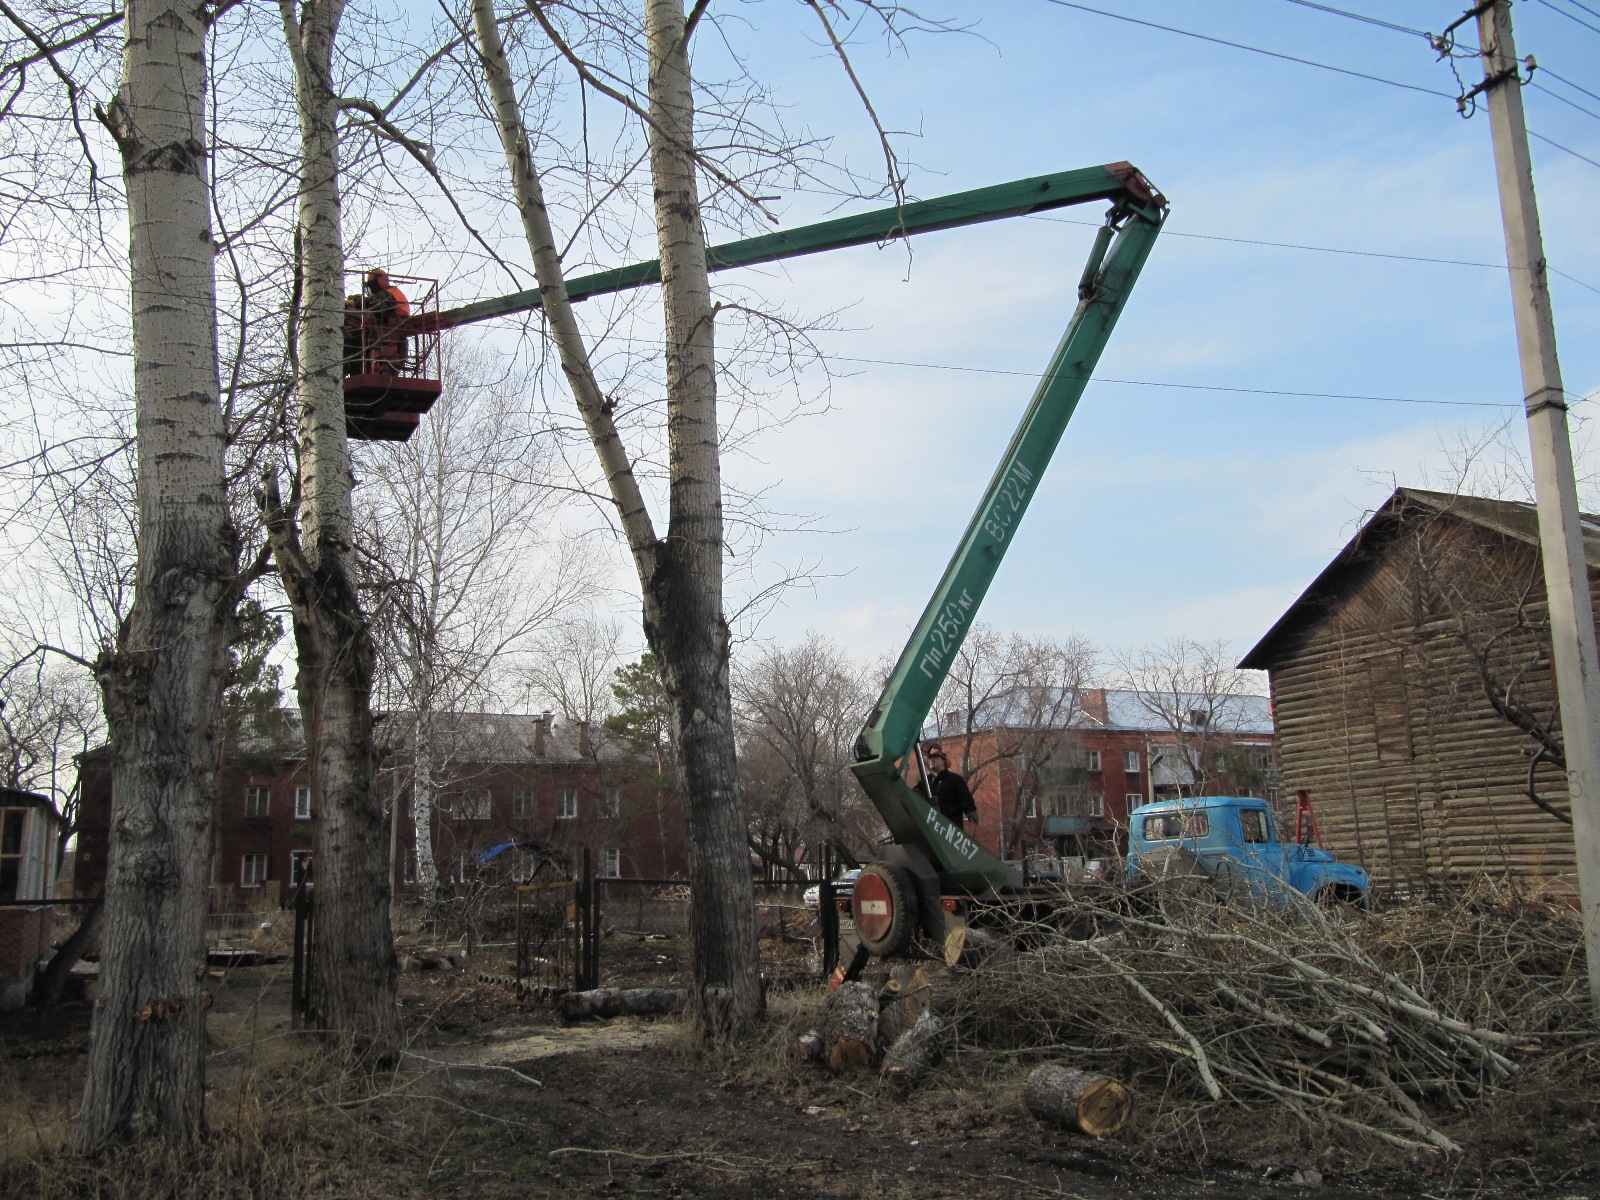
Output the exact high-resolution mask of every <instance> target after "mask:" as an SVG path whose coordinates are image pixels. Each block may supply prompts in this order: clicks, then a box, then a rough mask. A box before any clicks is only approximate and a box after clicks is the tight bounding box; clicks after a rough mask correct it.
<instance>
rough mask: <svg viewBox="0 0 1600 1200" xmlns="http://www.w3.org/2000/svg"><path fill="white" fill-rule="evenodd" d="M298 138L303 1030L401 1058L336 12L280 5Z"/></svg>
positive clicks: (291, 544) (294, 600) (295, 594)
mask: <svg viewBox="0 0 1600 1200" xmlns="http://www.w3.org/2000/svg"><path fill="white" fill-rule="evenodd" d="M279 13H280V15H281V17H282V20H283V26H284V34H285V38H286V40H287V42H288V46H289V51H290V54H291V57H292V58H293V60H294V66H295V86H296V102H297V106H298V109H299V119H300V136H301V164H300V213H299V232H300V260H299V267H300V272H301V277H302V294H303V300H302V307H301V310H300V312H299V313H298V314H297V318H298V323H299V339H298V348H299V374H298V378H297V380H296V383H297V388H298V392H299V399H300V446H299V450H300V474H301V481H302V495H303V499H302V503H301V509H300V520H301V530H302V535H301V536H299V537H297V536H296V535H295V532H294V530H293V528H292V526H291V525H290V524H289V523H288V520H287V518H286V516H285V514H283V513H281V511H280V512H278V513H277V514H276V516H275V517H274V519H272V520H271V521H270V522H269V529H270V530H271V533H272V538H273V548H274V552H275V554H276V556H277V560H278V565H279V570H280V572H281V574H282V575H283V580H284V589H285V591H286V592H287V594H288V596H289V601H290V605H291V608H292V610H293V614H294V632H295V644H296V648H297V651H298V654H297V658H298V665H299V678H298V680H297V683H296V688H297V691H298V693H299V698H300V710H301V714H302V716H303V719H304V723H305V736H306V759H307V766H308V769H309V773H310V775H311V786H312V792H313V795H314V796H315V798H316V809H315V811H316V825H315V828H314V832H313V843H312V844H313V864H314V867H313V872H314V873H313V879H314V881H315V886H316V905H317V922H316V930H317V935H316V938H315V940H314V942H313V945H312V951H311V952H312V959H313V963H314V966H313V978H314V979H315V980H316V986H315V993H314V994H313V995H312V997H311V1015H312V1019H313V1021H314V1022H315V1024H317V1025H318V1026H319V1027H320V1028H322V1029H324V1030H326V1031H328V1032H329V1033H330V1034H331V1035H333V1036H334V1037H335V1038H336V1039H338V1040H339V1041H340V1042H342V1044H343V1046H344V1049H345V1050H346V1051H347V1052H351V1053H355V1054H358V1055H361V1056H364V1057H367V1058H370V1059H375V1060H378V1061H383V1060H387V1059H390V1058H392V1056H393V1055H394V1053H395V1052H396V1050H397V1048H398V1046H399V1037H400V1027H399V1019H398V1013H397V1009H396V1006H395V989H396V983H397V978H396V964H395V956H394V939H393V934H392V932H391V930H390V926H389V902H390V894H391V880H390V874H389V870H388V863H387V859H386V856H385V853H384V848H385V845H386V842H387V839H386V838H385V836H384V835H385V827H384V825H385V820H384V811H383V799H382V796H381V795H380V793H379V789H378V787H377V751H376V747H375V745H374V742H373V731H372V676H373V670H374V664H375V658H376V655H375V651H374V647H373V642H372V634H371V630H370V628H369V627H368V624H367V619H366V616H365V614H364V613H363V612H362V611H361V605H360V602H359V600H358V598H357V596H356V591H355V587H354V584H353V581H352V578H351V574H350V571H349V567H348V564H347V557H348V554H349V551H350V544H351V543H350V539H351V522H350V488H351V474H350V444H349V439H348V436H347V434H346V432H345V422H344V383H343V357H344V246H343V240H342V235H341V232H340V225H339V214H340V199H339V176H338V170H339V153H338V109H337V105H336V103H335V101H336V99H337V92H336V91H335V89H334V86H333V70H332V58H333V46H334V39H335V37H336V36H337V34H338V29H339V20H340V17H341V15H342V13H343V2H342V0H307V2H306V3H304V4H302V5H301V7H300V11H299V15H298V18H297V16H296V13H295V4H294V0H279Z"/></svg>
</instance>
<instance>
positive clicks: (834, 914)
mask: <svg viewBox="0 0 1600 1200" xmlns="http://www.w3.org/2000/svg"><path fill="white" fill-rule="evenodd" d="M817 926H818V931H819V932H820V933H821V934H822V977H823V978H824V979H826V978H827V977H828V976H830V975H832V974H833V971H834V968H835V967H837V966H838V965H839V909H838V906H837V905H835V904H834V900H833V848H832V847H830V846H827V845H824V846H823V848H822V878H821V879H820V880H818V881H817Z"/></svg>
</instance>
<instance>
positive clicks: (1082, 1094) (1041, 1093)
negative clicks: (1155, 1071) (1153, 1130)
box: [1023, 1063, 1133, 1137]
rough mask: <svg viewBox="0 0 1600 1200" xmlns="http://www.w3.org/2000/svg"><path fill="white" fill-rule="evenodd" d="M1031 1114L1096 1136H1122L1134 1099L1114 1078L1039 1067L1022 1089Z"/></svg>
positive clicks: (1064, 1068)
mask: <svg viewBox="0 0 1600 1200" xmlns="http://www.w3.org/2000/svg"><path fill="white" fill-rule="evenodd" d="M1023 1099H1024V1100H1025V1101H1026V1102H1027V1105H1028V1111H1029V1112H1031V1113H1032V1114H1033V1115H1034V1116H1035V1117H1037V1118H1038V1119H1039V1120H1041V1121H1052V1122H1055V1123H1056V1124H1059V1125H1067V1126H1070V1127H1071V1128H1073V1129H1077V1130H1081V1131H1082V1132H1084V1133H1087V1134H1090V1135H1091V1136H1093V1137H1105V1136H1106V1135H1107V1134H1112V1133H1120V1132H1121V1131H1122V1130H1123V1129H1124V1128H1125V1127H1126V1126H1127V1124H1128V1117H1129V1115H1130V1113H1131V1112H1132V1111H1133V1100H1132V1098H1131V1097H1130V1096H1129V1095H1128V1089H1127V1088H1125V1087H1123V1086H1122V1085H1121V1084H1120V1083H1118V1082H1117V1081H1116V1080H1115V1079H1107V1078H1105V1077H1104V1076H1103V1075H1091V1074H1089V1073H1088V1072H1087V1071H1079V1070H1077V1069H1075V1068H1073V1067H1063V1066H1058V1065H1056V1064H1054V1063H1046V1064H1045V1065H1044V1066H1042V1067H1036V1068H1035V1069H1034V1071H1033V1073H1032V1074H1030V1075H1029V1076H1028V1082H1027V1085H1026V1086H1025V1087H1024V1088H1023Z"/></svg>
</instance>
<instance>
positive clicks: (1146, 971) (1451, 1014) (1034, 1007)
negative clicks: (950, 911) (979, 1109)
mask: <svg viewBox="0 0 1600 1200" xmlns="http://www.w3.org/2000/svg"><path fill="white" fill-rule="evenodd" d="M983 920H984V923H985V924H988V925H989V926H990V927H991V928H992V929H994V931H995V932H996V933H998V934H999V935H1000V938H999V941H1000V943H1001V944H1002V945H1005V946H1008V947H1014V949H1003V950H999V951H996V952H995V953H993V954H992V955H991V957H990V958H989V959H988V961H986V962H985V963H983V964H982V965H981V966H980V967H979V969H977V970H974V971H965V972H958V973H957V974H956V975H955V976H954V977H953V979H952V985H953V987H952V994H951V995H950V996H949V997H948V1001H947V1002H948V1003H949V1004H950V1005H951V1006H952V1008H953V1012H952V1013H951V1015H952V1016H953V1018H954V1020H953V1025H954V1028H955V1030H956V1033H957V1036H958V1037H959V1038H960V1040H961V1041H962V1043H963V1044H964V1048H971V1049H975V1050H982V1051H986V1052H989V1053H993V1052H995V1051H1008V1052H1010V1053H1012V1054H1016V1055H1018V1056H1019V1057H1027V1058H1035V1057H1037V1058H1041V1059H1053V1060H1060V1061H1066V1062H1071V1063H1074V1064H1075V1065H1078V1066H1083V1067H1086V1068H1090V1069H1093V1070H1096V1071H1100V1072H1103V1073H1105V1074H1108V1075H1113V1076H1115V1077H1117V1078H1120V1079H1122V1080H1124V1081H1126V1082H1127V1083H1129V1084H1130V1085H1131V1086H1132V1087H1133V1088H1134V1090H1135V1092H1136V1094H1138V1095H1142V1096H1143V1097H1145V1098H1147V1099H1151V1098H1153V1099H1155V1101H1156V1107H1157V1108H1158V1109H1159V1112H1158V1113H1157V1114H1156V1117H1157V1119H1164V1120H1166V1121H1167V1122H1168V1124H1169V1126H1170V1125H1171V1124H1172V1123H1173V1122H1176V1123H1178V1124H1182V1123H1184V1122H1185V1121H1190V1122H1193V1121H1194V1120H1195V1118H1197V1117H1198V1116H1199V1115H1200V1114H1201V1113H1203V1112H1205V1111H1207V1110H1215V1109H1218V1108H1220V1107H1223V1106H1226V1107H1227V1108H1229V1109H1231V1110H1232V1111H1234V1112H1239V1111H1244V1112H1262V1113H1264V1112H1266V1111H1267V1110H1270V1111H1271V1112H1272V1113H1273V1114H1286V1115H1287V1116H1288V1117H1289V1118H1291V1119H1292V1120H1294V1121H1296V1122H1299V1123H1301V1125H1302V1127H1303V1128H1305V1129H1309V1130H1316V1131H1318V1132H1319V1133H1324V1134H1325V1133H1327V1132H1328V1131H1330V1130H1336V1131H1338V1132H1340V1133H1342V1134H1343V1135H1345V1136H1344V1137H1341V1138H1339V1139H1336V1140H1340V1141H1344V1142H1346V1143H1350V1142H1356V1143H1362V1142H1364V1143H1367V1144H1371V1143H1372V1142H1381V1143H1386V1144H1387V1145H1389V1146H1391V1147H1396V1148H1400V1149H1404V1150H1408V1151H1409V1150H1418V1149H1425V1150H1432V1151H1443V1152H1455V1151H1458V1150H1459V1149H1461V1147H1460V1146H1459V1145H1458V1144H1457V1142H1456V1141H1455V1140H1454V1139H1453V1138H1452V1137H1451V1136H1449V1135H1448V1134H1447V1133H1446V1132H1445V1130H1444V1129H1443V1128H1441V1125H1449V1124H1451V1123H1452V1121H1454V1120H1457V1119H1459V1114H1461V1113H1463V1112H1465V1111H1468V1110H1470V1109H1472V1108H1473V1107H1474V1106H1475V1105H1478V1104H1479V1102H1480V1101H1482V1100H1483V1099H1484V1098H1485V1097H1486V1096H1488V1095H1490V1094H1491V1093H1493V1092H1496V1091H1497V1090H1500V1089H1503V1088H1505V1087H1507V1086H1509V1085H1512V1084H1513V1082H1514V1081H1515V1080H1516V1079H1517V1078H1518V1076H1519V1075H1520V1074H1522V1073H1523V1071H1524V1068H1525V1067H1526V1066H1527V1065H1528V1064H1530V1063H1533V1064H1537V1065H1538V1066H1539V1067H1545V1066H1548V1065H1549V1064H1550V1063H1552V1062H1554V1061H1557V1060H1559V1061H1561V1062H1562V1063H1563V1064H1564V1065H1565V1066H1567V1067H1573V1066H1575V1067H1576V1069H1577V1070H1578V1072H1579V1074H1580V1075H1582V1076H1586V1077H1588V1078H1591V1079H1592V1078H1594V1077H1595V1076H1596V1075H1597V1074H1600V1072H1597V1070H1596V1068H1597V1064H1600V1036H1597V1030H1596V1027H1595V1024H1594V1020H1593V1017H1592V1016H1591V1015H1590V1013H1589V1006H1588V998H1587V989H1586V985H1585V981H1584V964H1583V953H1582V943H1581V941H1580V939H1579V930H1578V926H1577V919H1576V914H1575V913H1574V912H1573V910H1572V908H1571V907H1570V905H1567V904H1563V903H1543V902H1539V901H1536V900H1529V899H1527V898H1524V897H1517V896H1512V895H1507V894H1497V893H1494V892H1492V891H1489V890H1485V891H1483V892H1481V893H1478V894H1475V895H1473V896H1469V897H1464V898H1460V899H1457V900H1456V901H1454V902H1451V903H1447V904H1426V905H1413V906H1405V907H1397V908H1396V909H1395V910H1394V911H1392V912H1388V913H1380V914H1366V913H1361V912H1355V911H1327V910H1323V909H1320V908H1317V907H1315V906H1313V905H1311V904H1310V903H1295V904H1293V905H1291V906H1290V907H1288V908H1287V909H1285V908H1281V907H1278V906H1276V905H1272V904H1261V903H1245V902H1229V903H1219V902H1218V901H1217V900H1216V899H1214V898H1208V897H1203V896H1202V897H1197V896H1193V895H1186V894H1184V893H1183V892H1182V891H1181V890H1177V889H1174V890H1171V891H1163V890H1156V891H1147V892H1143V893H1140V894H1131V893H1108V894H1105V895H1102V896H1099V897H1095V898H1092V899H1087V900H1086V899H1083V898H1081V897H1080V898H1073V899H1069V900H1068V901H1066V903H1064V904H1063V905H1062V906H1061V907H1060V908H1059V909H1054V910H1052V911H1051V912H1050V913H1049V914H1048V915H1047V916H1039V915H1037V914H1030V913H1028V912H1026V911H1024V910H1018V909H1004V908H999V909H991V910H989V911H987V912H985V913H984V914H983ZM1091 932H1092V936H1089V937H1087V938H1086V937H1085V936H1084V935H1085V934H1086V933H1091Z"/></svg>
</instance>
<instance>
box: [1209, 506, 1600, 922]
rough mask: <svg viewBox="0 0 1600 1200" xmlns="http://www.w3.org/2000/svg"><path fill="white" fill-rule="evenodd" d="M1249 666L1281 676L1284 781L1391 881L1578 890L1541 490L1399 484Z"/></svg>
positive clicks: (1597, 541) (1599, 522)
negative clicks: (1520, 498) (1486, 493)
mask: <svg viewBox="0 0 1600 1200" xmlns="http://www.w3.org/2000/svg"><path fill="white" fill-rule="evenodd" d="M1583 521H1584V548H1585V552H1586V557H1587V560H1588V564H1589V572H1590V587H1591V590H1592V589H1593V587H1594V583H1595V577H1596V570H1597V567H1600V518H1596V517H1592V516H1588V515H1585V517H1584V518H1583ZM1239 665H1240V666H1241V667H1246V668H1251V669H1256V670H1265V671H1267V672H1268V674H1269V676H1270V679H1271V687H1272V700H1273V711H1274V715H1275V717H1276V721H1277V728H1278V754H1279V763H1280V767H1281V771H1282V784H1283V790H1284V793H1285V794H1293V792H1294V791H1295V790H1297V789H1300V788H1305V789H1308V790H1309V791H1310V792H1311V795H1312V798H1313V800H1314V802H1315V804H1316V809H1317V814H1318V818H1319V820H1320V824H1321V828H1322V833H1323V836H1324V838H1325V839H1326V840H1327V843H1328V845H1329V847H1330V849H1333V850H1334V851H1336V852H1337V853H1338V854H1339V855H1340V856H1341V857H1343V858H1346V859H1348V860H1350V861H1354V862H1359V863H1361V864H1362V865H1363V866H1365V867H1366V868H1367V870H1368V871H1369V872H1370V873H1371V875H1372V878H1373V882H1374V885H1375V887H1376V888H1377V889H1378V890H1379V892H1380V894H1381V893H1385V892H1387V893H1389V894H1390V895H1391V896H1392V895H1401V896H1404V895H1414V894H1425V893H1437V892H1439V891H1442V890H1449V889H1458V888H1460V887H1462V886H1464V885H1467V884H1469V883H1471V882H1472V881H1474V880H1476V879H1481V878H1483V877H1485V876H1493V877H1499V878H1508V879H1511V880H1514V881H1517V882H1519V883H1520V884H1523V885H1526V886H1529V887H1535V888H1539V887H1556V888H1571V889H1573V890H1575V889H1576V880H1575V877H1574V871H1575V866H1574V858H1573V849H1572V829H1571V826H1570V824H1568V823H1566V822H1565V821H1564V820H1562V819H1561V816H1562V815H1564V814H1566V813H1567V812H1568V797H1567V789H1566V780H1565V775H1564V772H1563V771H1562V769H1561V768H1560V766H1559V765H1558V764H1559V753H1560V716H1559V712H1558V708H1557V704H1556V697H1555V686H1554V677H1553V674H1552V667H1551V659H1550V637H1549V626H1548V620H1547V616H1546V607H1545V593H1544V577H1543V571H1542V568H1541V565H1540V558H1539V545H1538V522H1537V516H1536V514H1535V512H1534V509H1533V506H1532V505H1531V504H1526V503H1517V502H1511V501H1501V500H1487V499H1482V498H1478V497H1470V496H1460V495H1454V494H1450V493H1443V492H1430V491H1420V490H1416V489H1412V488H1400V489H1398V490H1397V491H1396V492H1395V493H1394V494H1393V495H1392V496H1391V497H1390V498H1389V499H1388V500H1387V501H1386V502H1385V503H1384V504H1383V506H1382V507H1381V508H1379V509H1378V510H1377V511H1376V512H1375V513H1374V514H1373V515H1372V517H1371V518H1370V519H1369V520H1368V521H1367V522H1366V523H1365V524H1364V525H1363V526H1362V528H1361V530H1360V531H1359V532H1358V533H1357V534H1356V536H1355V537H1354V538H1353V539H1352V540H1351V541H1350V543H1349V544H1348V545H1347V546H1345V548H1344V549H1343V550H1342V551H1340V553H1339V554H1338V556H1337V557H1335V558H1334V560H1333V561H1332V563H1330V564H1329V565H1328V567H1327V568H1326V569H1325V570H1324V571H1323V572H1322V574H1321V575H1319V576H1318V577H1317V579H1316V580H1315V582H1313V583H1312V584H1311V586H1310V587H1309V588H1307V589H1306V591H1305V592H1304V594H1302V595H1301V596H1300V598H1299V599H1298V600H1296V601H1295V603H1294V604H1293V605H1292V606H1291V607H1290V608H1289V610H1288V611H1287V612H1286V613H1284V615H1283V616H1282V617H1281V618H1280V619H1279V620H1278V622H1277V624H1275V625H1274V626H1273V627H1272V629H1271V631H1270V632H1268V633H1267V635H1266V636H1265V637H1264V638H1262V639H1261V641H1260V642H1259V643H1258V644H1257V645H1256V646H1255V648H1254V649H1252V650H1251V651H1250V652H1249V653H1248V654H1247V655H1246V656H1245V657H1244V659H1243V660H1242V661H1241V662H1240V664H1239ZM1552 758H1555V759H1556V761H1555V762H1552V761H1551V760H1552Z"/></svg>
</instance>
